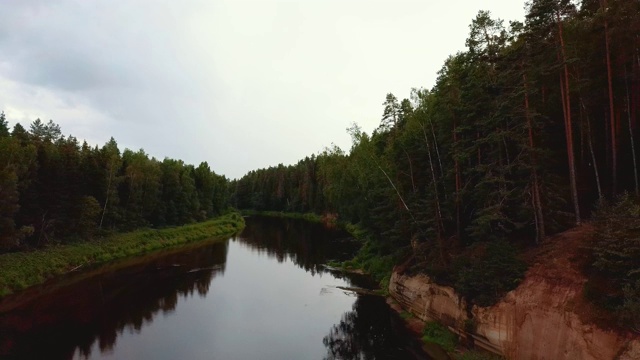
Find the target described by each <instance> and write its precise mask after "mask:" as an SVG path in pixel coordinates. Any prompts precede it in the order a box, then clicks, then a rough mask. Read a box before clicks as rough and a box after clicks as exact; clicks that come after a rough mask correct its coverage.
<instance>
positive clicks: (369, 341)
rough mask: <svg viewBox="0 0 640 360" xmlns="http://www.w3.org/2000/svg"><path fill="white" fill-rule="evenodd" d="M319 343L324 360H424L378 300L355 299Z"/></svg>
mask: <svg viewBox="0 0 640 360" xmlns="http://www.w3.org/2000/svg"><path fill="white" fill-rule="evenodd" d="M322 342H323V343H324V345H325V346H326V347H327V355H326V356H325V357H324V359H325V360H356V359H358V360H365V359H366V360H373V359H427V358H426V355H424V354H421V353H419V350H417V349H420V347H419V346H416V344H415V340H414V339H413V337H412V336H410V335H409V334H408V333H407V332H406V329H404V326H403V325H402V323H401V321H400V319H399V317H398V316H397V314H395V313H393V312H392V311H391V310H390V309H389V308H388V306H387V305H386V304H385V300H384V298H382V297H379V296H369V295H359V296H358V299H357V300H356V302H355V303H354V304H353V310H352V311H349V312H346V313H344V315H342V319H341V320H340V323H338V324H336V325H334V326H333V327H332V328H331V330H330V332H329V334H328V335H327V336H325V337H324V338H323V339H322ZM412 343H413V344H412Z"/></svg>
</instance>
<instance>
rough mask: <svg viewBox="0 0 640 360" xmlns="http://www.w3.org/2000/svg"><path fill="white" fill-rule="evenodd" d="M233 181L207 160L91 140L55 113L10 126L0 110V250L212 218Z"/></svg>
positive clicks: (222, 208) (81, 239) (21, 248)
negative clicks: (65, 130) (72, 131)
mask: <svg viewBox="0 0 640 360" xmlns="http://www.w3.org/2000/svg"><path fill="white" fill-rule="evenodd" d="M227 187H228V180H227V179H226V178H225V177H224V176H220V175H217V174H216V173H215V172H213V171H212V170H211V169H210V168H209V165H208V164H207V163H206V162H203V163H201V164H200V165H199V166H198V167H194V166H192V165H187V164H185V163H183V162H182V161H180V160H173V159H168V158H166V159H164V160H163V161H159V160H157V159H155V158H149V156H148V155H147V154H146V153H145V152H144V151H143V150H139V151H131V150H129V149H126V150H124V151H123V152H121V151H120V150H119V149H118V144H117V143H116V141H115V140H114V139H113V138H112V139H111V140H110V141H109V142H107V143H106V144H105V145H104V146H102V147H101V148H100V147H98V146H95V147H91V146H89V145H88V144H87V143H86V142H84V143H82V144H80V143H79V142H78V140H77V139H76V138H75V137H73V136H63V135H62V131H61V129H60V126H59V125H57V124H55V123H54V122H53V121H51V120H50V121H49V122H48V123H44V122H42V121H41V120H40V119H37V120H35V121H34V122H32V123H31V124H30V125H29V129H28V130H27V129H25V128H24V127H23V126H22V125H20V124H19V123H17V124H16V125H15V126H14V127H13V129H12V130H11V129H9V126H8V121H7V119H6V118H5V115H4V113H2V114H0V253H1V252H3V251H15V250H24V249H28V248H33V247H41V246H44V245H48V244H52V243H64V242H70V241H84V240H91V239H94V238H97V236H96V235H99V233H100V232H103V233H104V232H112V231H122V230H131V229H134V228H139V227H149V226H152V227H164V226H171V225H182V224H186V223H191V222H195V221H201V220H205V219H207V218H209V217H212V216H214V215H216V214H219V213H220V212H221V211H224V210H226V208H227V206H228V205H227V204H228V202H227V200H228V194H227Z"/></svg>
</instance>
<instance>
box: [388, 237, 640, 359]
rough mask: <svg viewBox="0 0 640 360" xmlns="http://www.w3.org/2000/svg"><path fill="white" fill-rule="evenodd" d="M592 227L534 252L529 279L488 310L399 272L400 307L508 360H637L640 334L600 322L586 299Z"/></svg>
mask: <svg viewBox="0 0 640 360" xmlns="http://www.w3.org/2000/svg"><path fill="white" fill-rule="evenodd" d="M592 231H593V229H592V228H591V227H590V226H588V225H583V226H582V227H577V228H573V229H570V230H567V231H565V232H563V233H560V234H556V235H554V236H551V237H548V238H547V239H545V241H544V242H543V243H542V244H541V245H540V246H539V247H537V248H535V249H532V250H531V251H530V254H525V255H528V256H530V259H529V260H528V263H530V264H531V266H530V267H529V269H528V270H527V272H526V275H525V278H524V280H523V281H522V282H521V283H520V284H519V285H518V287H517V288H516V289H514V290H512V291H510V292H508V293H507V294H506V295H505V296H504V297H503V298H502V299H501V300H500V301H498V302H497V303H496V304H494V305H492V306H489V307H480V306H477V305H471V306H469V305H468V304H467V302H466V301H465V300H464V299H463V298H462V297H461V296H460V295H459V294H458V293H456V291H455V290H454V289H453V288H452V287H450V286H444V285H440V284H437V283H435V282H434V281H433V279H431V278H430V277H429V276H427V275H425V274H422V273H416V272H410V271H407V269H405V268H403V267H397V268H396V270H395V271H394V273H393V275H392V277H391V283H390V288H389V293H390V295H391V296H392V297H393V299H394V300H395V301H396V302H397V303H398V304H399V305H400V306H401V309H404V311H406V312H408V313H411V315H412V316H413V317H415V318H418V319H419V320H422V321H424V322H427V323H428V322H434V321H435V322H438V323H440V324H441V325H442V327H443V328H444V329H445V330H447V331H448V332H450V333H453V334H456V335H457V337H458V338H459V339H460V340H459V342H460V343H461V344H464V345H465V346H466V345H473V347H474V348H476V349H484V350H486V351H489V352H491V353H494V354H496V355H501V356H504V357H505V358H507V359H516V358H526V359H529V358H531V359H533V358H546V359H585V360H587V359H589V360H605V359H614V358H616V359H629V360H630V359H638V358H640V336H638V334H637V333H634V332H633V331H631V330H630V329H626V328H621V327H618V326H616V324H615V323H611V322H610V321H609V322H608V323H607V322H603V321H602V316H601V314H600V312H599V311H598V309H597V308H595V307H594V305H593V304H591V303H589V301H588V300H587V299H586V298H585V295H584V283H585V282H586V281H587V278H586V276H585V275H584V274H583V273H582V271H581V269H582V268H583V264H584V256H585V255H584V254H583V253H582V251H581V249H583V248H584V247H585V246H586V241H587V240H588V239H589V238H590V236H591V233H592Z"/></svg>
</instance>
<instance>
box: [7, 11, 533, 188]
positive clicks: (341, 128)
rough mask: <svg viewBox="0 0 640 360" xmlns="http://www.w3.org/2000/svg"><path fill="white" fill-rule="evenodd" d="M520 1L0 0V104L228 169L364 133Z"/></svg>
mask: <svg viewBox="0 0 640 360" xmlns="http://www.w3.org/2000/svg"><path fill="white" fill-rule="evenodd" d="M523 6H524V1H520V0H508V1H507V0H501V1H477V0H476V1H474V0H446V1H428V0H421V1H399V0H394V1H348V0H335V1H333V0H299V1H293V0H290V1H271V0H264V1H258V0H254V1H242V0H230V1H220V0H210V1H204V0H202V1H197V0H193V1H191V0H189V1H186V0H181V1H175V0H109V1H107V0H103V1H88V0H75V1H73V0H60V1H54V0H1V3H0V110H4V112H5V113H6V115H7V119H8V120H9V123H10V124H11V125H13V124H15V123H16V122H20V123H21V124H22V125H24V126H25V127H28V124H30V123H31V122H32V121H33V120H34V119H36V118H38V117H39V118H41V119H42V120H45V121H47V120H49V119H53V121H54V122H56V123H58V124H60V125H61V127H62V131H63V133H64V134H67V135H68V134H72V135H74V136H76V137H77V138H79V139H80V140H82V139H86V140H87V141H88V142H89V143H90V144H98V145H100V146H102V144H104V143H105V142H106V141H107V140H108V139H109V137H111V136H113V137H114V138H115V139H116V140H117V141H118V144H119V146H120V149H121V150H124V148H130V149H134V150H137V149H139V148H143V149H145V151H147V153H149V154H150V155H152V156H155V157H156V158H158V159H162V158H164V157H171V158H176V159H182V160H184V161H185V162H187V163H191V164H195V165H197V164H199V163H200V162H201V161H207V162H208V163H209V165H210V166H211V167H212V169H214V170H215V171H216V172H217V173H220V174H225V175H227V177H230V178H236V177H240V176H242V175H243V174H245V173H246V172H247V171H249V170H252V169H256V168H262V167H268V166H270V165H277V164H278V163H283V164H291V163H295V162H296V161H297V160H299V159H301V158H303V157H304V156H307V155H311V154H313V153H318V152H319V151H321V150H322V149H323V148H324V147H325V146H329V145H331V143H335V144H336V145H338V146H340V147H341V148H342V149H344V150H348V149H349V148H350V138H349V136H348V134H347V133H346V131H345V129H346V128H347V127H349V125H350V124H351V123H352V122H357V123H358V124H359V125H360V126H361V127H362V128H363V129H364V130H365V131H367V132H370V131H372V130H373V129H374V128H376V127H377V125H378V124H379V122H380V118H381V115H382V105H381V104H382V102H383V101H384V98H385V95H386V94H387V93H388V92H392V93H394V94H395V95H396V96H397V97H398V98H399V99H402V98H405V97H408V96H409V92H410V90H411V88H412V87H425V88H431V87H432V86H433V84H434V81H435V78H436V72H437V71H438V70H439V69H440V68H441V66H442V64H443V62H444V60H445V59H446V58H447V56H448V55H451V54H454V53H455V52H457V51H459V50H462V49H464V43H465V39H466V37H467V34H468V25H469V24H470V23H471V20H472V19H473V18H474V17H475V15H476V14H477V12H478V10H489V11H491V13H492V15H493V16H494V17H499V18H502V19H504V20H505V24H506V23H508V22H507V21H508V20H522V19H523V18H524V9H523Z"/></svg>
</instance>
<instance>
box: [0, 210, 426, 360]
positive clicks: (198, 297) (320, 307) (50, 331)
mask: <svg viewBox="0 0 640 360" xmlns="http://www.w3.org/2000/svg"><path fill="white" fill-rule="evenodd" d="M246 220H247V226H246V228H245V230H244V231H243V232H242V233H241V234H239V235H237V236H234V237H232V238H230V239H228V240H226V241H222V242H221V241H214V242H207V241H205V242H202V243H198V244H196V245H189V246H187V247H183V248H180V249H173V250H169V251H165V252H160V253H155V254H153V255H152V256H146V257H144V258H138V259H135V260H133V261H131V260H129V262H128V263H121V264H116V265H112V266H110V267H109V268H106V269H104V268H103V269H101V270H100V271H99V272H94V273H93V274H77V275H74V276H73V277H72V278H64V279H59V280H56V281H54V282H52V283H48V284H47V285H46V286H43V287H41V288H36V289H31V290H30V291H28V292H27V293H28V294H29V295H28V296H27V295H22V297H21V296H17V297H13V298H11V299H8V300H7V299H5V301H4V304H3V303H2V302H0V309H3V307H4V310H0V311H2V312H0V357H2V358H5V357H6V358H25V359H222V360H226V359H230V360H232V359H242V360H244V359H265V360H271V359H273V360H275V359H278V360H281V359H424V358H426V356H425V355H423V353H422V352H421V350H420V347H419V346H417V345H416V342H415V340H413V339H412V338H411V336H409V335H408V334H407V333H406V330H405V329H404V327H403V326H402V321H401V320H400V319H399V317H398V316H397V314H395V313H394V312H392V311H391V310H390V309H389V307H388V306H387V304H386V303H385V300H384V298H382V297H379V296H372V295H355V294H353V293H351V292H349V291H344V290H341V289H339V288H338V287H365V288H367V287H371V285H372V284H371V281H370V280H369V279H368V278H367V277H366V276H361V275H353V274H349V275H346V274H342V273H337V272H335V271H329V270H328V269H327V268H325V267H324V266H323V264H325V263H326V262H327V261H329V260H345V259H348V258H350V257H352V256H353V254H354V253H355V251H356V250H357V247H358V243H357V242H355V241H354V240H353V239H352V238H350V237H349V236H348V234H346V233H344V232H341V231H338V230H329V229H326V228H324V227H323V226H322V225H318V224H311V223H308V222H305V221H301V220H288V219H274V218H263V217H250V218H247V219H246ZM56 282H57V283H59V284H56ZM7 302H9V303H11V302H13V303H14V304H12V305H11V306H9V305H7ZM15 303H17V305H16V304H15Z"/></svg>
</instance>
